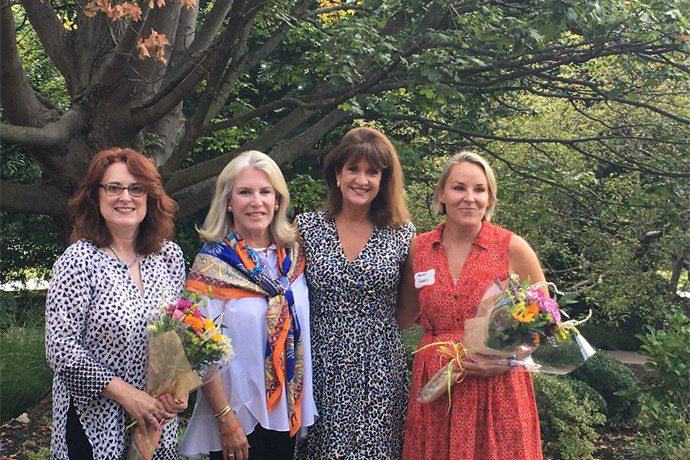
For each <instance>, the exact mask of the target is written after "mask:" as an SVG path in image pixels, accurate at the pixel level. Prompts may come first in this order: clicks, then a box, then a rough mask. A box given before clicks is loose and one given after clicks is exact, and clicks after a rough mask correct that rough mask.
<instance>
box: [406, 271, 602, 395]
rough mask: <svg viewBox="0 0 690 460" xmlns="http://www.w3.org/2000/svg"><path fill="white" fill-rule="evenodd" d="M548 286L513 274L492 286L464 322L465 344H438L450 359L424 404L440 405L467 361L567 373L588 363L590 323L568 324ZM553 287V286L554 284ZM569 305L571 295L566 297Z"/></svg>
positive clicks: (430, 386)
mask: <svg viewBox="0 0 690 460" xmlns="http://www.w3.org/2000/svg"><path fill="white" fill-rule="evenodd" d="M546 284H547V283H537V284H534V285H532V284H530V281H529V279H528V280H526V281H525V282H524V283H520V281H519V278H518V277H517V275H515V274H513V275H511V276H510V277H509V278H508V279H506V280H504V281H502V282H496V283H494V284H492V285H491V286H490V287H489V289H488V290H487V292H486V293H485V294H484V296H483V298H482V301H481V302H480V304H479V307H478V309H477V314H476V315H475V317H474V318H471V319H468V320H466V321H465V324H464V332H463V337H462V340H461V341H457V342H453V341H451V342H442V343H432V344H429V345H426V346H424V347H422V348H420V349H419V350H417V351H421V350H422V349H425V348H428V347H430V346H439V345H440V346H439V349H438V351H439V352H440V355H439V359H443V357H450V361H449V362H448V363H447V364H446V365H445V366H444V367H443V368H441V370H439V371H438V372H437V373H436V374H435V375H434V376H433V377H432V378H431V379H429V381H428V382H427V383H426V384H425V385H424V387H423V388H422V390H421V391H420V394H419V397H418V399H417V400H418V401H419V402H423V403H427V402H431V401H434V400H435V399H437V398H438V397H439V396H441V395H442V394H444V393H448V396H449V408H450V395H451V390H452V386H453V385H454V384H455V383H458V382H459V381H461V380H462V379H463V378H464V371H465V369H464V366H463V361H466V360H470V361H472V363H474V364H476V365H480V366H481V365H485V366H486V367H492V368H496V367H497V366H498V367H505V368H506V370H508V369H511V368H515V369H518V370H524V371H529V372H545V373H551V374H567V373H568V372H571V371H573V370H575V368H577V367H578V366H580V365H581V364H582V363H584V362H585V360H587V359H588V358H589V357H590V356H592V355H593V354H594V353H595V351H594V349H593V348H592V346H591V345H590V344H589V343H588V342H587V340H586V339H585V338H584V337H582V335H580V333H579V331H578V330H577V327H576V326H577V325H578V324H581V323H583V322H584V321H587V320H588V319H589V317H590V316H591V312H590V315H589V316H587V318H585V319H584V320H582V321H574V320H569V321H565V322H562V321H561V315H564V316H565V313H563V312H562V311H560V309H559V306H558V303H557V302H556V301H555V300H553V299H551V298H549V297H548V296H546V295H545V294H544V293H543V292H542V290H541V287H542V286H543V285H546ZM548 284H550V283H548ZM562 299H563V301H566V300H567V299H568V297H566V296H562Z"/></svg>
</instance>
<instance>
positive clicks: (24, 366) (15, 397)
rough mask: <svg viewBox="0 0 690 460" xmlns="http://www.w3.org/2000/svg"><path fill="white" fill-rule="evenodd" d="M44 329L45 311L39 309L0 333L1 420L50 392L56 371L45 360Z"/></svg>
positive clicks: (16, 414)
mask: <svg viewBox="0 0 690 460" xmlns="http://www.w3.org/2000/svg"><path fill="white" fill-rule="evenodd" d="M37 316H38V317H37ZM44 331H45V326H44V325H43V321H42V314H40V313H38V312H36V313H32V314H30V315H28V316H26V317H25V318H24V321H22V323H21V324H17V322H15V324H12V325H10V326H9V327H7V328H6V329H5V330H3V331H2V332H0V350H2V354H1V355H0V422H4V421H6V420H9V419H11V418H14V417H17V416H18V415H21V413H22V412H24V411H25V410H26V409H27V408H28V407H31V406H32V405H33V404H34V403H36V402H37V401H38V400H39V399H40V398H41V397H42V396H43V395H45V394H46V393H47V392H48V391H50V388H51V385H52V382H53V371H52V370H51V369H50V367H49V366H48V363H47V362H46V357H45V337H44V336H45V332H44Z"/></svg>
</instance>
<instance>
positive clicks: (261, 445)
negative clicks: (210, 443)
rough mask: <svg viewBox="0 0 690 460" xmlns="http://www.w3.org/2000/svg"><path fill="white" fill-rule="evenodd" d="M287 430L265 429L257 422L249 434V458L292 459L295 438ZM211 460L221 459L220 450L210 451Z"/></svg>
mask: <svg viewBox="0 0 690 460" xmlns="http://www.w3.org/2000/svg"><path fill="white" fill-rule="evenodd" d="M296 438H297V435H295V436H293V437H292V438H291V437H290V432H289V431H273V430H267V429H265V428H264V427H262V426H261V425H259V424H257V425H256V427H255V428H254V431H252V432H251V433H250V434H248V435H247V441H249V445H250V446H251V447H250V448H249V460H292V459H293V456H294V454H295V439H296ZM210 456H211V460H223V453H222V452H211V454H210Z"/></svg>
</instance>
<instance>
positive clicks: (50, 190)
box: [0, 181, 69, 216]
mask: <svg viewBox="0 0 690 460" xmlns="http://www.w3.org/2000/svg"><path fill="white" fill-rule="evenodd" d="M0 190H2V193H0V209H2V210H3V211H14V212H22V213H29V214H48V215H56V216H60V215H66V214H67V200H68V199H69V197H68V196H67V195H65V194H63V193H62V192H60V191H59V190H57V189H56V188H55V187H50V186H46V185H43V184H31V185H20V184H12V183H9V182H5V181H0Z"/></svg>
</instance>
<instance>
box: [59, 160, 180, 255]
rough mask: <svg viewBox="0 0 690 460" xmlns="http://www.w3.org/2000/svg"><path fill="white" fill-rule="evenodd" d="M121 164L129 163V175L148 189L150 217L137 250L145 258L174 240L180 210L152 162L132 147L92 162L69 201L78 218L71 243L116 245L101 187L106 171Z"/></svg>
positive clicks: (141, 228)
mask: <svg viewBox="0 0 690 460" xmlns="http://www.w3.org/2000/svg"><path fill="white" fill-rule="evenodd" d="M118 161H120V162H122V163H125V164H126V165H127V169H128V170H129V173H130V174H131V175H133V176H134V177H135V178H136V179H137V181H138V182H139V183H140V184H141V185H143V186H144V188H145V189H146V217H144V220H143V221H142V222H141V223H140V224H139V231H138V232H137V237H136V241H135V243H134V246H135V249H136V251H137V252H139V253H140V254H144V255H145V254H151V253H155V252H158V251H160V250H161V247H162V246H163V244H164V243H165V240H172V238H173V235H174V224H173V215H174V214H175V211H177V203H175V201H173V199H172V198H170V197H169V196H168V195H167V194H166V193H165V191H164V190H163V185H162V183H161V176H160V174H158V171H157V170H156V167H155V166H154V165H153V163H152V162H151V160H149V159H148V158H146V157H145V156H144V155H142V154H141V153H139V152H137V151H135V150H132V149H128V148H125V149H121V148H118V147H113V148H110V149H106V150H103V151H101V152H98V153H97V154H96V155H95V156H94V157H93V158H92V159H91V163H90V164H89V169H88V171H87V172H86V175H85V176H84V178H83V179H82V180H81V182H80V183H79V188H78V189H77V192H76V193H75V195H74V196H73V197H72V199H70V200H69V210H70V213H71V214H72V217H73V218H74V227H73V229H72V235H71V237H70V241H71V242H72V243H74V242H75V241H77V240H80V239H86V240H91V241H93V243H94V244H95V245H96V246H98V247H103V246H107V245H108V244H110V243H111V242H112V235H110V231H109V230H108V226H107V225H106V223H105V220H104V219H103V216H102V215H101V212H100V210H99V206H98V189H99V187H98V186H99V185H100V183H101V180H103V175H104V174H105V171H106V169H108V167H109V166H110V165H112V164H113V163H116V162H118Z"/></svg>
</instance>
